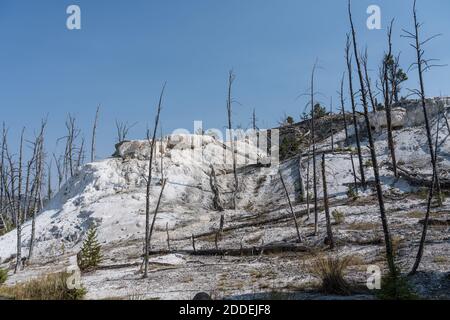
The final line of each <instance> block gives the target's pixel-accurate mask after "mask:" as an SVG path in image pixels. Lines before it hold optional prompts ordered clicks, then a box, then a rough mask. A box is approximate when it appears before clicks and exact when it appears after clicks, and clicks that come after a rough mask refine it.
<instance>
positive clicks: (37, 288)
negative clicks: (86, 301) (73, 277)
mask: <svg viewBox="0 0 450 320" xmlns="http://www.w3.org/2000/svg"><path fill="white" fill-rule="evenodd" d="M69 276H70V274H68V273H65V272H61V273H55V274H50V275H47V276H43V277H41V278H37V279H33V280H30V281H28V282H25V283H19V284H16V285H14V286H8V287H7V286H3V287H1V288H0V295H2V296H4V297H7V298H10V299H15V300H81V299H83V297H84V296H85V295H86V289H84V288H79V289H69V288H68V286H67V282H68V278H69Z"/></svg>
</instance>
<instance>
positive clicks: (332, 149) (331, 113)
mask: <svg viewBox="0 0 450 320" xmlns="http://www.w3.org/2000/svg"><path fill="white" fill-rule="evenodd" d="M330 115H331V123H330V130H331V152H334V128H333V97H331V98H330Z"/></svg>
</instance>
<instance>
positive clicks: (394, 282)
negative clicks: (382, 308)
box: [377, 272, 418, 300]
mask: <svg viewBox="0 0 450 320" xmlns="http://www.w3.org/2000/svg"><path fill="white" fill-rule="evenodd" d="M377 297H378V298H379V299H382V300H415V299H418V296H417V294H416V293H415V292H414V290H413V289H412V287H411V284H410V283H409V281H408V278H406V277H404V276H402V275H400V274H399V273H398V272H397V273H396V274H389V275H387V276H384V277H383V278H382V279H381V289H380V290H378V291H377Z"/></svg>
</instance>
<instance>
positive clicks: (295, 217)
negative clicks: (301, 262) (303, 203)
mask: <svg viewBox="0 0 450 320" xmlns="http://www.w3.org/2000/svg"><path fill="white" fill-rule="evenodd" d="M278 174H279V175H280V180H281V184H282V185H283V189H284V192H285V194H286V199H287V201H288V204H289V209H290V211H291V214H292V217H293V219H294V224H295V230H296V231H297V238H298V242H300V243H301V242H302V236H301V234H300V229H299V226H298V222H297V216H296V215H295V212H294V209H293V208H292V203H291V198H290V197H289V192H288V190H287V188H286V184H285V183H284V179H283V174H282V173H281V171H280V170H279V171H278Z"/></svg>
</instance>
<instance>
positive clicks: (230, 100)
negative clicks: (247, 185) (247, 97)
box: [227, 70, 239, 210]
mask: <svg viewBox="0 0 450 320" xmlns="http://www.w3.org/2000/svg"><path fill="white" fill-rule="evenodd" d="M235 78H236V77H235V75H234V73H233V70H230V72H229V73H228V95H227V117H228V131H229V139H230V147H231V154H232V161H233V176H234V190H233V199H232V205H233V210H235V209H236V197H237V193H238V188H239V180H238V176H237V168H236V150H235V146H236V144H235V141H234V135H233V131H232V130H233V127H232V121H231V115H232V104H233V98H232V94H231V92H232V88H233V82H234V79H235Z"/></svg>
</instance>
